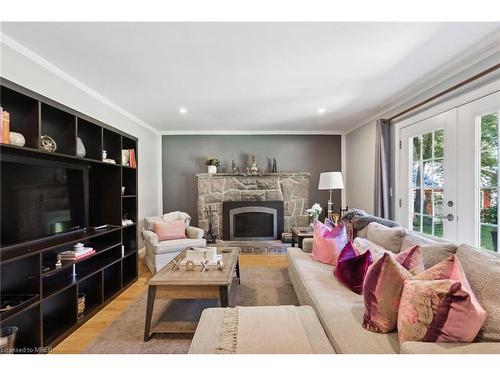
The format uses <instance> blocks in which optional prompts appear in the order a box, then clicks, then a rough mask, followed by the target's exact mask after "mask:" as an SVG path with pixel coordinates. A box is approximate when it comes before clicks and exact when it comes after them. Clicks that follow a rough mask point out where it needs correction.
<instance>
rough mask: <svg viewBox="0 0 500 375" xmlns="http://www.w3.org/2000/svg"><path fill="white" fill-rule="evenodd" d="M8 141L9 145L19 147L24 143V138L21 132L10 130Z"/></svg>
mask: <svg viewBox="0 0 500 375" xmlns="http://www.w3.org/2000/svg"><path fill="white" fill-rule="evenodd" d="M9 141H10V144H11V145H14V146H20V147H22V146H24V144H25V143H26V139H24V136H23V135H22V134H21V133H16V132H10V134H9Z"/></svg>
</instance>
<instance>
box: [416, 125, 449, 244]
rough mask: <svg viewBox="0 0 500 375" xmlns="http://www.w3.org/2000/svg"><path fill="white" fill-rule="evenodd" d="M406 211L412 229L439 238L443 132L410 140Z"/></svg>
mask: <svg viewBox="0 0 500 375" xmlns="http://www.w3.org/2000/svg"><path fill="white" fill-rule="evenodd" d="M410 146H411V147H412V148H413V151H412V153H411V156H412V160H411V161H410V168H411V190H410V200H411V201H410V206H409V207H410V209H411V210H412V212H411V215H412V216H411V218H412V229H413V230H415V231H418V232H423V233H426V234H434V235H437V236H440V237H442V236H443V222H442V220H441V218H442V215H443V210H444V206H443V200H444V186H445V182H444V130H443V129H437V130H435V131H433V132H429V133H425V134H422V135H420V136H416V137H412V138H411V139H410Z"/></svg>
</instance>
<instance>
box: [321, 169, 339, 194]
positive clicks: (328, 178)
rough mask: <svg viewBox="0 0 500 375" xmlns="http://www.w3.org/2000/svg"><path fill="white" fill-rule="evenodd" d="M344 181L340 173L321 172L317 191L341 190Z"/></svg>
mask: <svg viewBox="0 0 500 375" xmlns="http://www.w3.org/2000/svg"><path fill="white" fill-rule="evenodd" d="M343 188H344V181H343V180H342V173H340V172H323V173H321V174H320V175H319V186H318V190H330V189H343Z"/></svg>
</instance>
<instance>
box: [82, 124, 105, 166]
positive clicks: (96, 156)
mask: <svg viewBox="0 0 500 375" xmlns="http://www.w3.org/2000/svg"><path fill="white" fill-rule="evenodd" d="M77 128H78V132H77V134H78V137H79V138H80V139H81V140H82V143H83V145H84V147H85V156H84V158H86V159H92V160H99V161H102V128H101V127H100V126H99V125H96V124H93V123H91V122H89V121H87V120H84V119H81V118H78V120H77Z"/></svg>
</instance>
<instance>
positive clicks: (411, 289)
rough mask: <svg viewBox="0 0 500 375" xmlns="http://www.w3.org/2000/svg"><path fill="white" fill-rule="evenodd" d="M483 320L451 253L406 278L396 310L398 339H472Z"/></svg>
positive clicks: (484, 316)
mask: <svg viewBox="0 0 500 375" xmlns="http://www.w3.org/2000/svg"><path fill="white" fill-rule="evenodd" d="M485 320H486V312H485V311H484V309H483V308H482V307H481V305H480V304H479V301H478V300H477V298H476V296H475V295H474V293H473V291H472V289H471V287H470V286H469V283H468V281H467V278H466V277H465V273H464V271H463V269H462V266H461V265H460V262H459V261H458V259H457V258H456V257H455V256H454V255H452V256H450V257H449V258H447V259H445V260H443V261H442V262H440V263H438V264H436V265H435V266H433V267H431V268H429V269H428V270H427V271H425V272H423V273H421V274H419V275H417V276H415V277H414V278H413V279H411V280H406V281H405V284H404V288H403V294H402V297H401V303H400V305H399V314H398V336H399V341H400V342H401V343H403V342H405V341H425V342H472V341H473V340H474V339H475V337H476V336H477V334H478V332H479V330H480V329H481V327H482V325H483V323H484V321H485Z"/></svg>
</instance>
